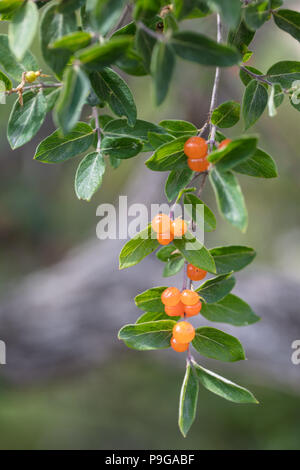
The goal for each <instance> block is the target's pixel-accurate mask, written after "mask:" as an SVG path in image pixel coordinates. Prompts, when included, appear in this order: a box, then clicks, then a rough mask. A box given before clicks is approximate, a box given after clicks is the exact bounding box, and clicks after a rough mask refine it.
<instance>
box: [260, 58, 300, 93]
mask: <svg viewBox="0 0 300 470" xmlns="http://www.w3.org/2000/svg"><path fill="white" fill-rule="evenodd" d="M266 78H267V79H268V80H270V82H272V83H279V85H281V86H282V88H290V87H291V86H292V85H293V82H294V81H296V80H300V62H295V61H291V60H290V61H289V60H285V61H282V62H277V63H276V64H274V65H272V67H271V68H270V69H269V70H268V72H267V75H266Z"/></svg>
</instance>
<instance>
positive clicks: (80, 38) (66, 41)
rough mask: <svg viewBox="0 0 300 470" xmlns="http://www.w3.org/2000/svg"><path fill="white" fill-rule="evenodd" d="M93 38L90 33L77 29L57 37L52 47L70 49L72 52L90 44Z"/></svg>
mask: <svg viewBox="0 0 300 470" xmlns="http://www.w3.org/2000/svg"><path fill="white" fill-rule="evenodd" d="M91 40H92V35H91V34H90V33H86V32H85V31H75V32H73V33H69V34H66V35H65V36H63V37H62V38H59V39H57V40H56V41H54V42H53V43H52V44H50V47H51V48H53V49H68V50H69V51H71V52H76V51H78V50H79V49H83V48H84V47H87V46H89V45H90V43H91Z"/></svg>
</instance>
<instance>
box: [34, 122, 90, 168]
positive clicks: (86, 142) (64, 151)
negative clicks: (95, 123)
mask: <svg viewBox="0 0 300 470" xmlns="http://www.w3.org/2000/svg"><path fill="white" fill-rule="evenodd" d="M93 140H94V131H93V129H92V128H91V127H90V126H89V125H88V124H86V123H85V122H79V123H78V124H76V126H75V127H74V129H73V130H72V132H70V133H69V134H67V135H63V134H62V133H61V131H60V129H58V130H57V131H55V132H53V134H51V135H49V137H47V138H46V139H45V140H43V141H42V142H41V143H40V144H39V145H38V147H37V149H36V152H35V156H34V158H35V160H38V161H40V162H43V163H61V162H64V161H66V160H69V159H70V158H72V157H76V156H77V155H79V154H81V153H83V152H85V151H86V150H87V149H88V148H89V147H90V146H91V145H92V143H93Z"/></svg>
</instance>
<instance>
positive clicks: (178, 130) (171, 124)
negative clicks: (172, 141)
mask: <svg viewBox="0 0 300 470" xmlns="http://www.w3.org/2000/svg"><path fill="white" fill-rule="evenodd" d="M159 125H160V126H161V127H163V128H164V129H166V131H167V132H168V133H169V134H171V135H173V136H174V137H177V138H178V137H186V139H188V138H189V137H191V136H194V135H197V127H196V126H194V124H192V123H191V122H188V121H182V120H181V121H180V120H176V119H168V120H164V121H161V122H160V123H159Z"/></svg>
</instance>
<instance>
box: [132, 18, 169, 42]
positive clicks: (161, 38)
mask: <svg viewBox="0 0 300 470" xmlns="http://www.w3.org/2000/svg"><path fill="white" fill-rule="evenodd" d="M137 25H138V27H139V28H141V29H143V30H144V31H145V32H146V33H147V34H149V36H152V37H153V38H155V39H157V40H158V41H164V40H165V36H164V35H163V34H160V33H157V32H156V31H153V30H152V29H150V28H148V27H147V26H146V25H144V23H143V22H142V21H138V22H137Z"/></svg>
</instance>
